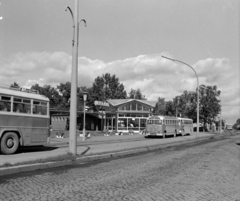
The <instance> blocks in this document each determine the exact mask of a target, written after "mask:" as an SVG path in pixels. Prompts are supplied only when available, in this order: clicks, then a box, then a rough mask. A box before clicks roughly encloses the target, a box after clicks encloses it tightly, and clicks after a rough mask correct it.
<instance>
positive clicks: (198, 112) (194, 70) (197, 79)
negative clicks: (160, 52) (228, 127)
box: [162, 56, 199, 137]
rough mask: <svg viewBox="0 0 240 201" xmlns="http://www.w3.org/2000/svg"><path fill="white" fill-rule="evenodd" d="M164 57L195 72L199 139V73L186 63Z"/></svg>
mask: <svg viewBox="0 0 240 201" xmlns="http://www.w3.org/2000/svg"><path fill="white" fill-rule="evenodd" d="M162 57H163V58H165V59H168V60H171V61H174V62H179V63H182V64H184V65H186V66H188V67H190V68H191V69H192V70H193V71H194V73H195V75H196V78H197V134H196V136H197V137H198V134H199V81H198V76H197V73H196V71H195V70H194V68H193V67H192V66H190V65H189V64H186V63H184V62H182V61H179V60H177V59H173V58H169V57H166V56H162Z"/></svg>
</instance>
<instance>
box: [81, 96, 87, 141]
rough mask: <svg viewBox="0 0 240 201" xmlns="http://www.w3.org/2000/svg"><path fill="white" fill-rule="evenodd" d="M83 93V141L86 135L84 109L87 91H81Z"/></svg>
mask: <svg viewBox="0 0 240 201" xmlns="http://www.w3.org/2000/svg"><path fill="white" fill-rule="evenodd" d="M81 94H82V95H83V141H85V135H86V111H85V105H86V100H87V96H88V93H87V92H81Z"/></svg>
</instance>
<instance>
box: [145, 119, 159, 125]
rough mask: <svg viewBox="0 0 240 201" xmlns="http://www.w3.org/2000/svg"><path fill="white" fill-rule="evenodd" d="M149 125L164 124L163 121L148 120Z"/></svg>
mask: <svg viewBox="0 0 240 201" xmlns="http://www.w3.org/2000/svg"><path fill="white" fill-rule="evenodd" d="M147 124H162V120H161V119H149V120H147Z"/></svg>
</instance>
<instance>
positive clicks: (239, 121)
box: [233, 119, 240, 130]
mask: <svg viewBox="0 0 240 201" xmlns="http://www.w3.org/2000/svg"><path fill="white" fill-rule="evenodd" d="M233 129H235V130H240V119H237V121H236V123H235V124H233Z"/></svg>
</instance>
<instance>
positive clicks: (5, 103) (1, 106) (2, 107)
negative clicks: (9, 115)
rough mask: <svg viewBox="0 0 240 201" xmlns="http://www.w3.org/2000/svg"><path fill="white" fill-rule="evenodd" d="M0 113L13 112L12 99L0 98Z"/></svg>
mask: <svg viewBox="0 0 240 201" xmlns="http://www.w3.org/2000/svg"><path fill="white" fill-rule="evenodd" d="M0 111H4V112H10V111H11V97H8V96H0Z"/></svg>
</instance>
